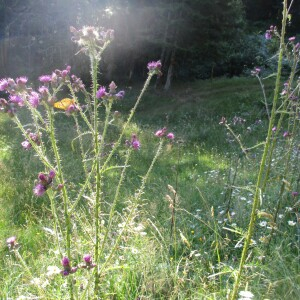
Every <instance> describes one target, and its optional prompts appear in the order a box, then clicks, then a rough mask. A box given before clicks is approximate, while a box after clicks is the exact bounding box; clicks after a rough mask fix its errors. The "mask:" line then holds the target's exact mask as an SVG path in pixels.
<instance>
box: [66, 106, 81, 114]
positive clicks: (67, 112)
mask: <svg viewBox="0 0 300 300" xmlns="http://www.w3.org/2000/svg"><path fill="white" fill-rule="evenodd" d="M78 110H79V108H78V106H77V105H75V104H71V105H70V106H69V107H68V108H67V110H66V115H67V116H70V115H71V114H72V113H73V112H76V111H78Z"/></svg>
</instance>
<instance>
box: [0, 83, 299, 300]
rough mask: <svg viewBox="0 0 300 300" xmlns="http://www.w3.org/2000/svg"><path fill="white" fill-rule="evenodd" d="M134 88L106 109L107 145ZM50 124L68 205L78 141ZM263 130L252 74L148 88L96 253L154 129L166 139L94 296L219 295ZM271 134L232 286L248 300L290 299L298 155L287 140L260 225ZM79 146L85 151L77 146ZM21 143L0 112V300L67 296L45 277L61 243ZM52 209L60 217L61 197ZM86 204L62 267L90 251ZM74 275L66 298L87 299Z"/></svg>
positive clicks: (295, 278) (32, 160)
mask: <svg viewBox="0 0 300 300" xmlns="http://www.w3.org/2000/svg"><path fill="white" fill-rule="evenodd" d="M264 85H265V88H266V95H267V99H268V100H269V101H270V103H271V99H272V94H273V90H274V79H273V78H269V79H266V80H264ZM140 88H141V87H140V86H133V87H127V88H125V91H126V96H125V98H124V99H123V100H122V101H120V102H118V103H117V104H116V105H115V106H113V110H116V111H119V112H120V113H121V114H120V116H118V117H116V118H115V121H114V123H112V124H111V125H110V129H111V131H110V132H111V133H110V136H109V137H108V139H109V140H110V141H111V143H113V141H114V139H115V137H116V136H117V135H118V128H117V126H116V125H122V123H123V122H124V120H125V115H126V114H128V112H129V111H130V109H131V107H132V105H133V104H134V102H135V99H136V97H137V95H138V92H139V90H140ZM18 115H19V118H20V119H21V120H22V121H23V122H24V123H30V122H31V119H30V117H29V115H27V113H26V112H25V111H21V110H20V111H19V112H18ZM221 117H225V118H226V119H227V120H228V124H229V123H230V126H231V128H232V130H233V131H234V133H235V137H237V138H238V140H239V141H240V142H241V143H242V144H243V146H244V148H247V149H249V150H248V151H247V155H245V154H244V153H243V151H242V150H241V148H240V146H239V143H238V141H237V140H236V138H235V137H234V136H233V135H232V133H230V132H229V131H228V130H226V128H225V127H224V126H222V125H220V124H219V123H220V120H221ZM55 118H56V120H55V121H56V125H57V126H56V128H57V131H56V134H57V136H58V137H59V138H58V140H59V143H58V147H59V150H60V153H61V160H62V162H63V168H64V172H65V176H66V185H67V186H68V190H69V191H70V195H71V197H76V189H75V187H77V186H78V185H80V184H81V178H82V176H83V174H84V170H83V169H82V165H81V163H80V161H81V156H80V151H79V150H78V149H79V145H78V140H77V139H74V138H75V137H76V128H75V124H74V120H73V118H72V117H68V116H66V115H65V114H64V113H60V112H59V113H57V114H56V115H55ZM115 124H116V125H115ZM81 125H82V126H83V127H84V124H81ZM100 125H101V119H100ZM267 125H268V119H267V115H266V111H265V106H264V103H263V96H262V92H261V89H260V86H259V83H258V81H257V80H256V78H248V77H239V78H231V79H229V78H220V79H214V80H206V81H195V82H189V83H184V84H181V85H177V86H174V88H173V89H172V91H171V92H168V93H164V92H162V91H160V90H155V89H154V88H153V87H150V88H149V89H148V91H147V93H146V95H145V96H144V98H143V100H142V102H141V104H140V106H139V107H138V109H137V112H136V114H135V116H134V119H133V121H132V122H131V124H130V126H129V128H127V129H126V130H127V133H126V136H127V137H130V136H131V133H136V134H137V135H138V137H139V140H140V142H141V147H140V149H139V151H134V152H133V153H132V156H131V160H130V163H129V166H128V170H127V176H126V178H125V180H124V182H123V184H122V187H123V188H122V191H121V192H120V197H119V201H118V203H117V204H116V213H115V215H114V217H113V227H112V230H111V231H110V233H109V235H108V237H107V238H108V243H107V244H106V246H105V247H104V249H103V257H106V253H109V248H110V247H112V245H114V241H115V239H116V236H117V235H118V232H120V230H121V228H123V227H122V226H125V225H124V215H126V213H127V211H128V206H130V205H131V204H130V201H129V200H130V199H131V197H132V196H131V195H132V194H133V193H134V191H135V190H136V189H138V188H139V186H140V182H141V178H142V176H143V175H144V174H145V172H147V170H148V167H149V165H150V164H151V161H152V159H153V156H154V155H155V152H156V149H157V144H158V140H157V138H156V137H155V136H154V132H155V131H156V130H158V129H160V128H162V127H164V126H165V127H167V128H168V130H169V131H172V132H173V133H174V134H175V139H174V140H173V141H170V142H168V143H166V144H165V145H164V146H163V151H162V153H161V155H160V156H159V158H158V161H157V162H156V164H155V165H154V168H153V170H152V173H151V175H150V177H149V180H148V182H147V185H146V188H145V191H144V193H143V195H142V201H141V203H140V205H139V206H138V207H137V208H136V209H135V212H134V214H135V216H134V218H132V219H131V220H132V222H131V223H130V224H126V229H125V230H124V231H123V232H122V237H121V239H120V241H119V243H118V246H117V248H116V249H115V251H114V253H113V254H112V257H111V258H110V259H109V260H108V262H107V263H105V267H103V272H102V274H101V278H100V286H101V295H102V296H101V297H102V298H101V299H226V297H227V295H228V294H229V292H230V290H231V289H232V285H233V282H234V277H235V274H236V271H237V268H238V264H239V258H240V256H241V251H242V246H243V240H244V238H245V233H246V230H247V227H248V223H249V218H250V213H251V205H252V200H253V193H254V187H255V183H256V177H257V169H258V166H259V163H260V157H261V151H262V146H261V145H260V144H261V143H263V142H264V141H265V136H266V132H267ZM287 126H288V124H287V123H286V124H285V123H283V126H282V128H278V129H277V130H280V132H282V134H283V132H284V131H285V130H286V128H285V127H287ZM83 130H84V129H83ZM282 134H281V133H280V134H279V138H278V146H277V148H276V150H275V155H274V158H273V161H272V171H271V174H270V177H269V182H268V188H267V189H266V192H265V194H263V195H261V206H260V208H259V210H260V212H261V213H260V214H258V215H259V217H258V220H257V224H256V227H255V232H254V236H253V241H252V244H251V247H250V251H249V255H248V257H247V260H246V265H245V271H244V275H243V277H242V282H241V288H240V291H250V292H251V293H253V294H254V299H272V300H274V299H298V297H299V294H300V276H299V246H300V244H299V232H298V235H297V228H298V227H299V224H296V223H297V217H298V216H297V212H295V211H294V210H293V208H292V207H293V205H294V203H295V199H294V198H293V197H292V196H291V192H292V191H297V189H298V190H299V187H298V184H299V177H298V176H299V147H298V145H297V143H296V142H295V140H294V142H295V145H294V146H293V151H292V152H291V161H292V164H291V165H292V168H293V170H292V171H291V172H290V173H289V174H290V177H289V178H287V179H286V180H287V181H288V182H289V185H286V188H285V191H284V192H283V193H282V195H283V196H282V197H283V200H282V202H281V204H280V207H278V211H279V214H278V216H279V218H278V221H277V223H278V226H277V227H276V229H275V230H274V226H273V225H272V224H273V223H272V222H273V220H272V218H271V217H270V214H274V211H275V210H276V206H277V200H278V197H279V196H278V195H279V192H280V188H281V182H282V180H283V178H282V169H283V168H284V167H285V166H284V157H285V155H286V153H287V148H288V147H289V146H290V144H289V141H288V140H287V139H285V138H283V137H282ZM85 138H86V137H83V141H84V143H85V142H86V143H88V139H86V140H85ZM23 140H24V137H22V134H21V133H20V131H19V130H18V129H17V128H16V127H15V125H14V123H13V122H12V120H11V119H10V118H9V117H8V116H6V115H4V114H1V115H0V149H1V152H0V241H1V242H0V268H1V272H0V298H1V299H68V296H67V284H66V282H67V279H66V278H65V277H63V276H61V275H60V274H55V272H54V271H53V272H52V273H51V270H53V269H54V267H58V268H61V264H60V261H61V249H59V248H58V247H57V243H56V239H57V238H58V239H59V238H60V237H59V236H58V237H57V236H55V234H53V230H54V228H53V221H54V220H53V216H52V213H51V207H50V203H49V200H48V197H47V195H46V194H45V195H44V196H43V197H36V196H34V195H33V187H34V182H35V181H36V176H37V174H38V172H40V171H42V170H43V166H42V164H41V163H40V162H39V160H38V158H37V157H36V156H35V154H34V152H33V151H32V149H31V150H28V151H27V150H24V149H22V147H21V142H22V141H23ZM45 146H46V147H47V141H46V142H45ZM252 147H254V148H252ZM107 149H108V150H107V151H109V145H107ZM124 152H125V150H122V149H120V150H118V151H116V153H115V154H114V157H113V161H114V163H115V164H116V165H122V164H123V158H122V157H124ZM120 172H121V171H120V169H118V168H115V169H111V170H109V171H107V172H106V173H105V176H104V179H103V185H104V187H105V188H104V190H103V195H102V199H103V205H102V211H101V224H102V226H103V227H104V226H105V224H106V223H107V222H108V215H107V212H108V211H109V208H110V205H111V203H112V201H111V200H112V198H113V195H114V192H115V190H116V186H117V184H118V178H119V176H120ZM73 187H74V188H73ZM72 191H73V194H74V195H73V194H72ZM56 201H57V207H58V212H57V215H58V217H60V216H61V215H62V212H61V211H60V210H62V207H61V205H60V203H59V201H60V198H59V197H58V198H56ZM89 201H90V199H88V197H87V198H86V199H85V201H81V203H80V204H79V205H78V207H77V208H76V210H75V211H74V222H73V223H72V242H73V245H74V249H72V261H73V264H80V263H81V257H80V255H81V254H83V253H86V252H87V251H89V249H90V248H91V245H92V244H93V232H92V229H91V228H92V225H91V223H92V216H91V217H88V216H89V211H90V205H89ZM297 226H298V227H297ZM100 229H101V228H100ZM298 230H299V228H298ZM10 236H16V237H17V241H18V243H19V250H18V251H19V252H18V253H19V254H20V255H21V258H20V257H17V256H16V255H14V254H13V253H12V252H11V251H9V249H8V248H7V244H6V239H7V238H9V237H10ZM50 266H53V267H52V269H51V268H50V269H49V267H50ZM84 271H85V270H81V269H80V270H78V271H77V272H76V274H73V275H72V276H74V279H75V278H76V282H75V281H74V282H75V283H74V284H75V286H76V292H75V299H89V289H88V288H87V287H88V286H89V285H90V284H91V282H90V277H91V276H90V275H86V274H87V273H86V272H84ZM91 272H92V271H91ZM75 275H76V276H75ZM37 295H39V296H37ZM241 298H242V297H241ZM243 299H248V298H243ZM249 299H250V298H249Z"/></svg>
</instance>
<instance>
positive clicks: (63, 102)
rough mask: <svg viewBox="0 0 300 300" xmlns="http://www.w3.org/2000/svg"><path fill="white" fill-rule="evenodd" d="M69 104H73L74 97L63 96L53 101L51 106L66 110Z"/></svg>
mask: <svg viewBox="0 0 300 300" xmlns="http://www.w3.org/2000/svg"><path fill="white" fill-rule="evenodd" d="M70 105H75V101H74V99H70V98H64V99H62V100H60V101H58V102H55V103H54V104H53V107H55V108H57V109H62V110H67V109H68V108H69V107H70Z"/></svg>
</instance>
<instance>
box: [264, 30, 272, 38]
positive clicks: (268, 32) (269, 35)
mask: <svg viewBox="0 0 300 300" xmlns="http://www.w3.org/2000/svg"><path fill="white" fill-rule="evenodd" d="M265 39H266V40H270V39H272V33H271V32H270V30H267V31H266V33H265Z"/></svg>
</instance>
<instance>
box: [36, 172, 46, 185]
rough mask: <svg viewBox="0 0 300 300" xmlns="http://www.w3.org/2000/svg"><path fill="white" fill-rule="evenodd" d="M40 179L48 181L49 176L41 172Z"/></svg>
mask: <svg viewBox="0 0 300 300" xmlns="http://www.w3.org/2000/svg"><path fill="white" fill-rule="evenodd" d="M38 179H39V180H40V181H41V183H47V181H48V177H47V175H46V174H45V173H39V175H38Z"/></svg>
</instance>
